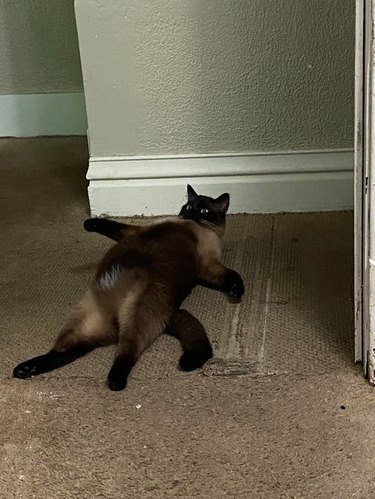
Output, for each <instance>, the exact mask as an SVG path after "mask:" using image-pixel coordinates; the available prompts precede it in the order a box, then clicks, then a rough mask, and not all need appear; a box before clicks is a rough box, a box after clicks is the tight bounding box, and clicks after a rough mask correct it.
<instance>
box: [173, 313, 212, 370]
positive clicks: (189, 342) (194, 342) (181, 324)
mask: <svg viewBox="0 0 375 499" xmlns="http://www.w3.org/2000/svg"><path fill="white" fill-rule="evenodd" d="M165 332H166V333H167V334H170V335H171V336H174V337H175V338H177V339H178V340H180V342H181V346H182V349H183V353H182V355H181V358H180V361H179V366H180V368H181V370H182V371H193V370H194V369H198V368H200V367H202V366H203V364H205V363H206V362H207V361H208V360H209V359H210V358H211V357H212V356H213V352H212V347H211V344H210V340H209V339H208V336H207V334H206V331H205V329H204V327H203V325H202V324H201V322H200V321H199V320H198V319H197V318H196V317H194V316H193V315H192V314H191V313H190V312H188V311H187V310H183V309H179V310H176V311H175V313H174V314H173V315H172V317H171V319H170V321H169V323H168V326H167V328H166V331H165Z"/></svg>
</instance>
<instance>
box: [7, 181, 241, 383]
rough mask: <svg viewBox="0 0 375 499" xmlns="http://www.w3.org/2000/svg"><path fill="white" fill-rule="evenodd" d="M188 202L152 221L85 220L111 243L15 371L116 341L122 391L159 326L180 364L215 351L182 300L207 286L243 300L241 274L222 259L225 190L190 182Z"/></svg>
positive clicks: (50, 365) (48, 366)
mask: <svg viewBox="0 0 375 499" xmlns="http://www.w3.org/2000/svg"><path fill="white" fill-rule="evenodd" d="M187 191H188V201H187V203H186V204H184V205H183V206H182V208H181V211H180V213H179V215H178V216H177V217H170V218H165V219H163V220H159V221H157V222H154V223H151V224H149V225H143V226H138V225H129V224H123V223H119V222H115V221H112V220H107V219H104V218H91V219H88V220H86V221H85V222H84V228H85V229H86V230H87V231H88V232H96V233H99V234H102V235H104V236H107V237H109V238H111V239H113V240H114V241H115V242H116V244H115V245H114V246H113V247H112V248H110V249H109V251H108V252H107V253H106V255H105V256H104V258H103V259H102V261H101V262H100V263H99V266H98V269H97V272H96V275H95V278H94V280H93V282H92V285H91V286H90V289H89V290H88V291H87V292H86V294H85V295H84V296H83V298H82V300H81V301H80V302H79V303H78V305H77V306H76V307H75V308H74V310H73V311H72V313H71V314H70V316H69V317H68V319H67V321H66V324H65V325H64V327H63V328H62V330H61V332H60V334H59V335H58V338H57V340H56V342H55V345H54V347H53V348H52V350H50V351H49V352H48V353H46V354H44V355H40V356H38V357H35V358H32V359H30V360H27V361H26V362H23V363H21V364H19V365H18V366H17V367H16V368H15V369H14V371H13V375H14V376H15V377H17V378H23V379H25V378H29V377H31V376H35V375H37V374H41V373H46V372H48V371H52V370H54V369H57V368H59V367H62V366H64V365H66V364H68V363H70V362H73V361H74V360H76V359H78V358H79V357H82V356H84V355H86V354H87V353H88V352H90V351H91V350H93V349H94V348H97V347H100V346H104V345H110V344H114V343H116V344H117V351H116V355H115V359H114V362H113V364H112V367H111V369H110V371H109V374H108V378H107V382H108V386H109V388H110V389H111V390H123V389H124V388H125V387H126V384H127V379H128V376H129V373H130V371H131V369H132V368H133V366H134V365H135V363H136V362H137V360H138V359H139V357H140V355H141V354H142V352H143V351H144V350H145V349H146V348H148V347H149V346H150V345H151V344H152V343H153V342H154V341H155V340H156V338H158V336H160V335H161V334H162V333H163V332H166V333H169V334H171V335H173V336H175V337H177V338H178V339H179V340H180V342H181V345H182V349H183V354H182V356H181V358H180V362H179V364H180V368H181V369H183V370H185V371H190V370H193V369H196V368H199V367H202V366H203V364H204V363H205V362H206V361H207V360H208V359H209V358H211V357H212V348H211V345H210V342H209V339H208V337H207V335H206V332H205V330H204V327H203V326H202V324H201V323H200V322H199V321H198V320H197V319H196V318H195V317H194V316H192V315H191V314H190V313H189V312H187V311H186V310H181V309H180V306H181V304H182V302H183V301H184V300H185V298H187V296H188V295H189V294H190V293H191V291H192V290H193V288H194V287H195V286H196V285H198V284H201V285H204V286H207V287H210V288H214V289H217V290H221V291H223V292H225V293H227V294H228V296H229V298H231V299H232V300H234V301H237V302H238V301H240V299H241V296H242V295H243V293H244V285H243V281H242V278H241V277H240V275H239V274H238V273H237V272H236V271H234V270H231V269H229V268H227V267H225V266H224V265H223V264H222V263H221V238H222V236H223V235H224V230H225V215H226V212H227V210H228V207H229V194H226V193H225V194H222V195H221V196H219V197H218V198H216V199H213V198H210V197H208V196H201V195H198V194H197V193H196V192H195V191H194V189H193V188H192V187H191V186H190V185H189V186H188V188H187Z"/></svg>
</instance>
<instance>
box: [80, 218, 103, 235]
mask: <svg viewBox="0 0 375 499" xmlns="http://www.w3.org/2000/svg"><path fill="white" fill-rule="evenodd" d="M101 220H102V219H101V218H88V219H87V220H85V221H84V222H83V227H84V229H85V230H87V232H96V231H97V230H98V229H99V227H100V224H101Z"/></svg>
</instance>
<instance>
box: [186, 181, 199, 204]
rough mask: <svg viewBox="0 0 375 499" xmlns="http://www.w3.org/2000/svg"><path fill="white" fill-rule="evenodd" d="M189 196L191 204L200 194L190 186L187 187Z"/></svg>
mask: <svg viewBox="0 0 375 499" xmlns="http://www.w3.org/2000/svg"><path fill="white" fill-rule="evenodd" d="M187 194H188V201H189V203H191V202H192V201H194V199H195V198H196V197H198V194H197V193H196V192H195V190H194V189H193V188H192V186H191V185H190V184H188V186H187Z"/></svg>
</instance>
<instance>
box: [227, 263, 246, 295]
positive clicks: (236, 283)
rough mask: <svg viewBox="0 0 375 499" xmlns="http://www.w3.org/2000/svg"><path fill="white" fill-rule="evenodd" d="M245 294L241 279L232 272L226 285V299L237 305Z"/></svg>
mask: <svg viewBox="0 0 375 499" xmlns="http://www.w3.org/2000/svg"><path fill="white" fill-rule="evenodd" d="M244 292H245V286H244V283H243V280H242V277H241V276H240V274H238V273H237V272H235V271H233V272H232V274H231V276H230V280H229V285H228V298H229V300H230V301H231V302H232V303H239V302H240V301H241V298H242V295H243V294H244Z"/></svg>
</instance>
